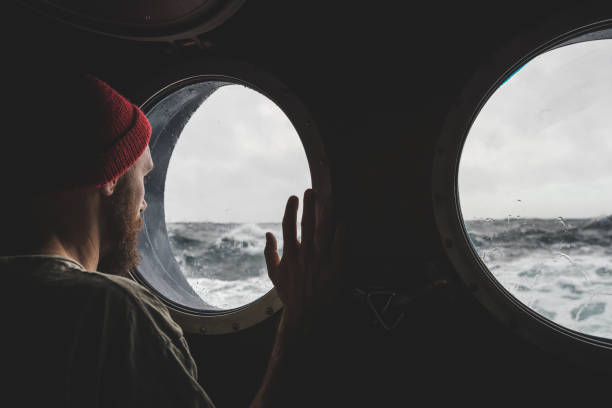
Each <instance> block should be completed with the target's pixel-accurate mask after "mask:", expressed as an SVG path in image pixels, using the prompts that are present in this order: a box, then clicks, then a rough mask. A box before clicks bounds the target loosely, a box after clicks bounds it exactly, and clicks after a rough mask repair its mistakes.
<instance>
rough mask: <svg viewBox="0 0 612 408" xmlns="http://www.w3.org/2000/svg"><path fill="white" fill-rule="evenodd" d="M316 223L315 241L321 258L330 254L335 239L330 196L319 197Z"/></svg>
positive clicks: (316, 208) (316, 206)
mask: <svg viewBox="0 0 612 408" xmlns="http://www.w3.org/2000/svg"><path fill="white" fill-rule="evenodd" d="M315 211H316V223H315V235H314V243H315V249H316V251H317V252H318V254H319V258H320V259H325V258H327V256H328V255H329V251H330V245H331V241H332V239H333V234H334V231H333V226H332V220H331V218H332V217H331V215H332V208H331V201H330V200H329V198H327V197H325V198H322V197H320V196H318V197H317V200H316V203H315Z"/></svg>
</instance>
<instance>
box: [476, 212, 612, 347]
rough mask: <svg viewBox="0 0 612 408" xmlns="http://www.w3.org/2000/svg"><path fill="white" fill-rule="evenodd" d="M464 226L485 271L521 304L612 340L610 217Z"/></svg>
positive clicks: (483, 221)
mask: <svg viewBox="0 0 612 408" xmlns="http://www.w3.org/2000/svg"><path fill="white" fill-rule="evenodd" d="M465 226H466V230H467V231H468V235H469V237H470V240H471V242H472V245H473V246H474V248H475V249H476V251H477V253H478V255H479V256H480V258H481V259H482V260H483V261H484V263H485V265H486V266H487V268H488V269H489V271H490V272H491V273H492V274H493V275H494V276H495V278H496V279H497V280H498V281H499V282H501V283H502V284H503V286H504V287H505V288H506V289H507V290H508V291H509V292H510V293H511V294H512V295H513V296H515V297H516V298H517V299H518V300H520V301H521V302H522V303H523V304H525V305H527V306H529V307H530V308H531V309H533V310H535V311H536V312H538V313H539V314H540V315H542V316H544V317H546V318H548V319H550V320H552V321H554V322H556V323H558V324H560V325H562V326H565V327H567V328H569V329H573V330H576V331H579V332H582V333H586V334H591V335H594V336H599V337H605V338H612V216H607V217H599V218H590V219H564V218H562V217H558V218H555V219H535V218H533V219H530V218H527V219H523V218H520V217H508V218H506V219H503V220H502V219H491V218H486V219H476V220H470V221H466V222H465Z"/></svg>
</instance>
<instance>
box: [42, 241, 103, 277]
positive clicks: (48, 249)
mask: <svg viewBox="0 0 612 408" xmlns="http://www.w3.org/2000/svg"><path fill="white" fill-rule="evenodd" d="M35 253H36V254H40V255H59V256H63V257H66V258H70V259H72V260H74V261H76V262H78V263H79V264H81V265H82V266H83V267H84V268H85V269H86V270H88V271H95V270H96V269H97V267H98V261H99V258H100V250H99V245H97V244H96V243H95V242H93V240H91V239H87V240H85V241H84V242H81V243H80V244H79V245H72V244H70V242H66V240H63V241H62V240H60V239H59V238H58V237H57V236H52V237H51V238H50V239H48V240H47V241H46V242H45V244H44V245H43V246H42V247H40V248H39V249H38V250H36V251H35Z"/></svg>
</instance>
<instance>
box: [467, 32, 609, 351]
mask: <svg viewBox="0 0 612 408" xmlns="http://www.w3.org/2000/svg"><path fill="white" fill-rule="evenodd" d="M610 72H612V40H599V41H587V42H580V43H576V44H572V45H568V46H565V47H560V48H556V49H554V50H551V51H548V52H545V53H543V54H541V55H538V56H537V57H536V58H534V59H533V60H531V61H529V62H528V63H527V64H526V65H525V66H523V67H522V68H521V69H520V70H519V71H518V72H516V73H515V74H514V75H512V77H510V78H509V79H508V80H507V81H506V82H504V83H503V85H502V86H500V87H499V88H498V89H497V90H496V91H495V92H494V93H493V94H492V95H491V97H490V98H489V100H488V101H487V103H486V104H485V105H484V106H483V108H482V109H481V111H480V113H479V114H478V116H477V117H476V119H475V121H474V123H473V124H472V127H471V129H470V131H469V133H468V135H467V138H466V140H465V144H464V146H463V151H462V153H461V160H460V164H459V178H458V193H459V202H460V207H461V213H462V215H463V219H464V222H465V229H466V231H467V234H468V236H469V239H470V242H471V244H472V246H473V247H474V249H475V251H476V252H477V254H478V256H479V258H480V260H481V261H482V262H483V263H484V264H485V265H486V267H487V269H488V270H489V271H490V272H491V274H492V275H493V276H494V277H495V278H496V279H497V280H498V281H499V282H500V283H501V284H502V285H503V286H504V288H505V289H506V290H508V291H509V292H510V293H511V294H512V295H513V296H514V297H515V298H516V299H518V300H519V301H521V302H522V303H523V304H525V305H527V306H528V307H529V308H531V309H532V310H534V311H535V312H537V313H539V314H540V315H541V316H543V317H545V318H547V319H550V320H552V321H554V322H556V323H558V324H560V325H562V326H565V327H567V328H569V329H572V330H575V331H579V332H582V333H585V334H590V335H594V336H599V337H605V338H609V339H611V338H612V178H611V176H612V122H611V119H610V118H611V116H610V113H611V112H612V76H611V75H610Z"/></svg>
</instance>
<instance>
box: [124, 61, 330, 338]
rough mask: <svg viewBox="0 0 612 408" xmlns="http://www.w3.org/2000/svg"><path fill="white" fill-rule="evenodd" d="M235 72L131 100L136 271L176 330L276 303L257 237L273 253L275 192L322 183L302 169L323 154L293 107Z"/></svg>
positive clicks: (299, 108)
mask: <svg viewBox="0 0 612 408" xmlns="http://www.w3.org/2000/svg"><path fill="white" fill-rule="evenodd" d="M234 69H235V68H234ZM239 71H240V70H239ZM244 72H247V73H248V75H247V76H250V78H244V79H243V78H240V79H239V78H238V77H237V76H234V75H200V76H196V77H190V78H186V79H184V80H182V81H179V82H176V83H174V84H172V85H170V86H168V87H166V88H164V89H163V90H162V91H160V92H158V93H157V94H156V95H155V96H154V97H152V98H151V99H150V100H149V101H148V102H147V103H146V104H145V105H144V106H143V109H144V111H145V113H146V114H147V117H148V118H149V121H150V122H151V125H152V128H153V134H152V137H151V142H150V148H151V154H152V157H153V161H154V163H155V168H154V170H153V171H152V172H151V173H150V174H149V175H148V176H147V179H146V180H145V189H146V196H145V199H146V200H147V204H148V208H147V211H146V213H145V215H144V218H145V227H144V228H143V231H142V233H141V236H140V247H139V248H140V253H141V263H140V265H139V267H138V270H137V272H136V275H137V276H136V278H137V279H138V280H140V281H141V282H142V283H143V284H145V285H147V286H148V287H149V288H150V289H152V290H153V291H155V292H156V293H157V294H158V295H159V296H160V297H161V298H162V299H163V300H165V301H166V302H167V303H168V305H169V306H170V309H171V312H172V313H173V314H174V315H175V316H174V317H175V319H176V320H177V321H178V322H179V323H180V324H181V325H182V326H183V328H184V329H186V330H188V331H198V332H202V333H212V334H214V333H225V332H228V331H236V330H240V329H242V328H245V327H248V326H250V325H252V324H255V323H257V322H258V321H261V320H262V319H264V318H266V317H269V316H270V315H272V314H274V312H276V311H277V310H278V309H279V308H280V307H281V303H280V300H279V299H278V297H277V296H276V293H275V291H274V289H273V285H272V282H271V281H270V280H269V278H268V275H267V271H266V266H265V260H264V256H263V250H264V246H265V233H266V232H267V231H270V232H272V233H274V235H275V236H276V238H277V241H278V244H279V252H281V251H282V227H281V220H282V216H283V213H284V207H285V203H286V201H287V198H288V197H289V196H290V195H297V196H298V197H301V196H302V193H303V192H304V190H305V189H307V188H309V187H310V186H311V185H313V186H314V187H315V188H316V186H317V185H318V186H319V188H320V189H322V190H326V189H327V190H328V189H329V187H328V184H329V183H328V178H327V177H328V175H326V174H319V173H318V172H317V171H315V172H313V173H312V174H311V171H310V168H311V167H313V166H310V165H309V163H312V162H313V161H314V162H317V161H321V160H324V156H323V149H322V146H321V144H320V140H319V137H318V134H317V133H316V128H315V127H314V125H313V122H312V120H311V119H310V117H309V116H308V114H307V112H306V110H305V108H304V107H303V105H301V103H299V101H298V100H297V99H296V98H295V97H294V96H292V95H291V93H290V92H288V90H287V89H286V88H285V87H283V86H282V85H281V84H280V83H279V82H277V81H276V80H274V79H272V78H270V77H269V76H267V75H264V74H262V73H259V74H257V73H256V71H254V70H253V69H248V70H245V71H244ZM315 167H316V166H315ZM317 169H318V168H317ZM319 171H320V170H319ZM300 212H301V208H300ZM298 216H299V217H301V214H298ZM298 219H299V218H298ZM298 230H299V229H298Z"/></svg>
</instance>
